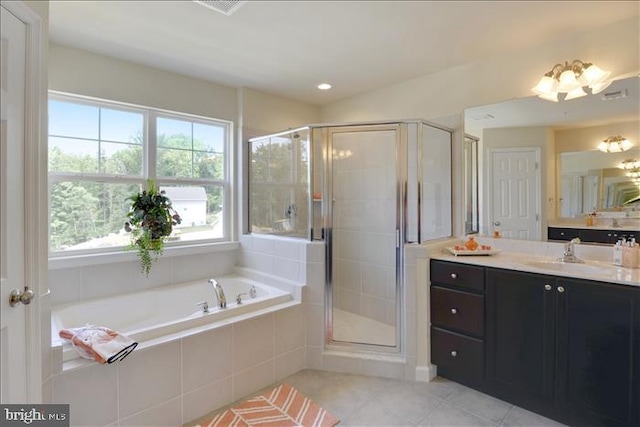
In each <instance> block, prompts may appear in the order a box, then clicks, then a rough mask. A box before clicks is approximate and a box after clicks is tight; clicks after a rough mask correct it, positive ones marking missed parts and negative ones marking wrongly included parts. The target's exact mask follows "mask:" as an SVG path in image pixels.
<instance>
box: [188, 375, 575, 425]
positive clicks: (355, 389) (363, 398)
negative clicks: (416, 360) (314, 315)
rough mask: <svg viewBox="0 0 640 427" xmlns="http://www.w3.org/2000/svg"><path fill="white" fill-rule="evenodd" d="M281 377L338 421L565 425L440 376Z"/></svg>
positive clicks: (354, 422) (419, 423) (347, 422)
mask: <svg viewBox="0 0 640 427" xmlns="http://www.w3.org/2000/svg"><path fill="white" fill-rule="evenodd" d="M282 382H285V383H288V384H291V385H293V386H294V387H296V388H297V389H298V390H299V391H300V392H302V393H303V394H305V395H306V396H307V397H310V398H311V399H313V400H315V401H316V402H317V403H318V404H320V405H321V406H323V407H324V408H325V409H327V410H328V411H329V412H331V413H332V414H334V415H335V416H336V417H338V418H339V419H340V423H339V424H338V427H347V426H370V427H373V426H473V427H476V426H514V427H515V426H522V427H524V426H527V427H529V426H544V427H550V426H563V425H564V424H560V423H557V422H555V421H553V420H550V419H548V418H545V417H542V416H540V415H537V414H534V413H532V412H529V411H526V410H524V409H522V408H519V407H517V406H514V405H511V404H510V403H506V402H503V401H501V400H498V399H495V398H493V397H491V396H487V395H486V394H483V393H480V392H477V391H475V390H472V389H470V388H468V387H465V386H462V385H460V384H457V383H454V382H452V381H448V380H446V379H443V378H439V377H438V378H436V379H435V380H434V381H432V382H429V383H425V382H412V381H404V380H394V379H388V378H378V377H367V376H364V375H352V374H341V373H336V372H327V371H318V370H311V369H305V370H303V371H300V372H298V373H296V374H294V375H292V376H290V377H287V378H285V379H284V380H283V381H282ZM274 385H275V384H274ZM272 387H273V385H271V386H269V387H266V388H265V389H264V391H266V390H268V389H270V388H272ZM262 391H263V390H260V391H258V392H256V393H253V394H252V396H254V395H257V394H260V392H262ZM243 400H244V399H243ZM235 404H237V403H234V404H232V405H229V406H228V407H231V406H234V405H235ZM226 408H227V407H225V408H222V409H220V410H223V409H226ZM213 414H214V413H212V414H209V415H207V416H205V417H203V418H201V419H199V420H195V421H194V422H192V423H188V424H186V425H188V426H193V425H195V424H196V423H197V422H198V421H202V420H204V419H207V418H211V416H213Z"/></svg>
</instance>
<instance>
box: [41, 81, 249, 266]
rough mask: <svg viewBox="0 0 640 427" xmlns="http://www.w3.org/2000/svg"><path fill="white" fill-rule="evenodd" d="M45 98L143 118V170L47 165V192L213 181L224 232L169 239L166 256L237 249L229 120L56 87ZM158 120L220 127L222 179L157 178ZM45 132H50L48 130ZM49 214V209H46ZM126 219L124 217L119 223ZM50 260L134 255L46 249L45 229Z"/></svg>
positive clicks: (118, 250) (119, 249)
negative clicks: (55, 187)
mask: <svg viewBox="0 0 640 427" xmlns="http://www.w3.org/2000/svg"><path fill="white" fill-rule="evenodd" d="M48 94H49V97H48V101H50V100H55V101H61V102H72V103H76V104H84V105H89V106H93V107H100V108H109V109H115V110H121V111H129V112H135V113H140V114H142V115H143V117H144V119H143V120H144V123H143V142H142V156H143V159H142V174H141V175H139V176H137V175H119V174H107V173H82V172H50V171H49V165H47V174H48V177H49V191H48V196H49V197H50V195H51V185H52V184H53V183H55V182H62V181H76V182H77V181H84V182H105V183H127V184H129V183H130V184H141V185H143V186H144V185H145V184H146V182H147V180H148V179H149V178H151V179H154V180H155V181H156V183H157V184H158V185H159V186H163V185H183V186H184V185H214V186H220V187H221V188H222V192H223V200H222V203H223V206H222V215H223V236H222V237H220V238H211V239H199V240H187V241H171V242H167V243H166V248H165V255H169V256H171V255H187V254H191V253H203V252H209V251H218V250H226V249H236V248H237V246H238V245H237V242H232V224H233V207H232V203H233V197H232V195H231V192H232V183H231V177H232V172H231V165H232V149H231V148H232V144H231V141H232V139H233V129H234V127H233V122H232V121H229V120H223V119H214V118H209V117H204V116H198V115H194V114H188V113H181V112H176V111H169V110H163V109H158V108H152V107H146V106H140V105H133V104H127V103H122V102H116V101H110V100H105V99H99V98H93V97H87V96H81V95H75V94H69V93H64V92H58V91H49V93H48ZM157 118H167V119H173V120H184V121H189V122H192V123H201V124H207V125H211V124H214V125H217V126H222V127H224V129H225V138H224V144H223V145H224V146H223V149H224V155H223V164H224V177H223V179H222V180H211V179H203V178H178V177H157V176H156V158H157V156H156V153H157V146H156V143H150V141H157V139H156V125H157ZM47 136H49V130H48V129H47ZM49 215H50V208H49ZM125 221H126V218H123V224H124V222H125ZM48 241H49V264H50V268H64V267H68V266H73V265H90V264H104V263H110V262H117V261H123V260H128V259H134V258H135V256H136V255H135V253H133V252H132V251H127V250H126V246H114V247H110V248H96V249H79V250H67V251H52V250H51V248H50V241H51V232H50V231H49V239H48Z"/></svg>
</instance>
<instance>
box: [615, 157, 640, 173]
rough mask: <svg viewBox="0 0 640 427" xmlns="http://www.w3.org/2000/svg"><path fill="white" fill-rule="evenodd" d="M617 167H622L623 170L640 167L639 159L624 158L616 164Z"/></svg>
mask: <svg viewBox="0 0 640 427" xmlns="http://www.w3.org/2000/svg"><path fill="white" fill-rule="evenodd" d="M618 168H620V169H624V170H631V169H640V160H632V159H627V160H624V161H622V162H621V163H620V164H619V165H618Z"/></svg>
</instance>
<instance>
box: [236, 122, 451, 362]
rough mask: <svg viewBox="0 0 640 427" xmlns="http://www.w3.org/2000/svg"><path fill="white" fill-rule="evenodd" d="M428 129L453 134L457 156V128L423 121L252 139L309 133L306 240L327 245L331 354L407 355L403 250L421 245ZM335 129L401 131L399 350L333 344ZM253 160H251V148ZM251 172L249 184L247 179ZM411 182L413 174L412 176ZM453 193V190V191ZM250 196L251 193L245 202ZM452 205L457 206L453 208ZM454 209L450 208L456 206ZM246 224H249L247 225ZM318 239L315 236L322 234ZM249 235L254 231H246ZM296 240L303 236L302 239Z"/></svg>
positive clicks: (314, 128) (329, 127) (347, 126)
mask: <svg viewBox="0 0 640 427" xmlns="http://www.w3.org/2000/svg"><path fill="white" fill-rule="evenodd" d="M410 124H415V125H416V132H417V133H416V135H415V138H414V141H411V140H410V136H411V135H410V133H411V131H410V128H409V125H410ZM423 125H426V126H429V127H432V128H436V129H440V130H443V131H446V132H448V133H449V134H450V141H449V143H450V148H451V150H450V153H451V156H452V155H453V149H452V148H453V139H452V135H453V130H452V129H450V128H447V127H444V126H441V125H438V124H435V123H431V122H428V121H425V120H387V121H369V122H357V123H337V124H333V123H326V124H316V125H308V126H302V127H298V128H295V129H288V130H286V131H283V132H278V133H274V134H270V135H264V136H261V137H256V138H251V139H249V142H253V141H255V140H259V139H264V138H271V137H276V136H284V135H288V134H293V133H295V132H300V131H307V132H308V138H309V153H308V154H309V159H310V165H309V168H308V173H309V176H308V185H309V198H308V210H307V212H308V224H309V227H308V234H307V239H308V240H309V241H323V242H324V247H325V304H324V308H325V316H324V317H325V340H324V346H325V348H326V349H329V350H347V351H351V352H363V353H378V354H380V353H384V354H388V355H389V356H394V355H395V356H402V355H404V352H405V348H406V330H405V327H404V322H405V316H404V314H405V313H404V311H405V310H404V309H405V307H404V306H405V304H404V297H405V296H404V287H405V286H404V285H405V282H404V281H405V277H404V246H405V244H407V243H421V242H422V232H421V230H422V182H423V173H422V171H423V167H422V159H423V154H424V153H423V147H424V141H423V132H422V126H423ZM334 129H339V132H347V131H365V130H366V131H372V130H397V133H396V141H395V144H396V150H395V155H396V158H395V164H396V197H395V199H396V251H395V252H396V272H395V278H396V344H395V346H385V345H377V344H363V343H356V342H347V341H335V340H333V334H332V332H333V282H332V279H333V276H332V273H333V265H332V264H333V263H332V254H333V241H332V237H333V206H332V205H333V203H331V201H332V200H333V159H332V156H331V150H332V147H333V143H332V141H331V135H332V133H334V131H333V130H334ZM317 144H321V145H320V146H321V151H322V158H321V159H317V158H316V154H317V151H316V149H317ZM248 152H249V160H250V150H248ZM411 154H414V155H415V156H416V160H415V165H414V166H415V167H416V170H415V172H414V173H415V178H416V183H415V187H411V188H410V185H413V184H409V169H410V167H409V156H410V155H411ZM318 165H321V169H322V170H321V172H322V180H321V182H320V183H319V185H320V188H318V187H317V185H316V184H317V183H316V172H317V171H316V167H317V166H318ZM451 174H452V171H450V176H449V179H450V180H451V181H450V183H451V184H453V180H452V176H451ZM248 178H249V177H248V171H247V182H249V181H250V180H249V179H248ZM411 178H412V179H413V176H412V177H411ZM316 190H321V191H322V199H321V216H322V218H321V219H322V221H321V230H316V227H315V226H316V224H315V223H314V219H315V216H314V211H315V207H314V200H313V194H314V192H315V191H316ZM410 191H411V192H416V193H417V194H416V201H415V206H413V205H412V206H411V207H409V206H408V194H409V192H410ZM452 191H453V188H452ZM249 194H250V191H249V189H247V198H248V195H249ZM452 207H453V206H452ZM452 207H451V208H452ZM410 209H415V215H416V217H415V230H414V229H412V230H409V229H408V228H409V226H411V227H413V224H411V221H410V220H409V218H408V214H409V210H410ZM449 213H450V218H449V219H450V224H451V230H450V235H449V237H450V236H451V235H452V233H453V209H450V212H449ZM246 224H247V226H248V224H249V221H247V223H246ZM318 231H320V233H319V236H318V235H314V234H315V232H318ZM247 232H249V233H250V230H247ZM292 238H302V237H300V236H297V237H292Z"/></svg>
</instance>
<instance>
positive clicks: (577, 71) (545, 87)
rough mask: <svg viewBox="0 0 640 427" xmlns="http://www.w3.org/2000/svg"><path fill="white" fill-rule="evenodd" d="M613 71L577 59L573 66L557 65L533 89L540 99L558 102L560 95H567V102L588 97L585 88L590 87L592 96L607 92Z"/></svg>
mask: <svg viewBox="0 0 640 427" xmlns="http://www.w3.org/2000/svg"><path fill="white" fill-rule="evenodd" d="M610 74H611V71H604V70H602V69H601V68H599V67H597V66H596V65H594V64H592V63H590V62H583V61H581V60H579V59H575V60H574V61H573V62H572V63H571V64H569V62H568V61H565V63H564V65H562V64H556V65H554V66H553V68H551V71H549V72H548V73H545V75H544V76H543V77H542V78H541V79H540V81H539V82H538V84H537V85H536V87H534V88H533V89H531V90H532V91H533V92H535V93H537V94H538V97H540V98H542V99H546V100H547V101H553V102H558V94H560V93H566V96H565V97H564V99H565V100H566V101H568V100H570V99H574V98H580V97H582V96H586V95H587V92H585V91H584V89H583V87H585V86H588V87H589V88H590V89H591V93H592V94H596V93H600V92H602V91H603V90H605V89H606V88H607V87H608V86H609V85H610V84H611V81H610V80H607V78H608V77H609V75H610Z"/></svg>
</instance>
